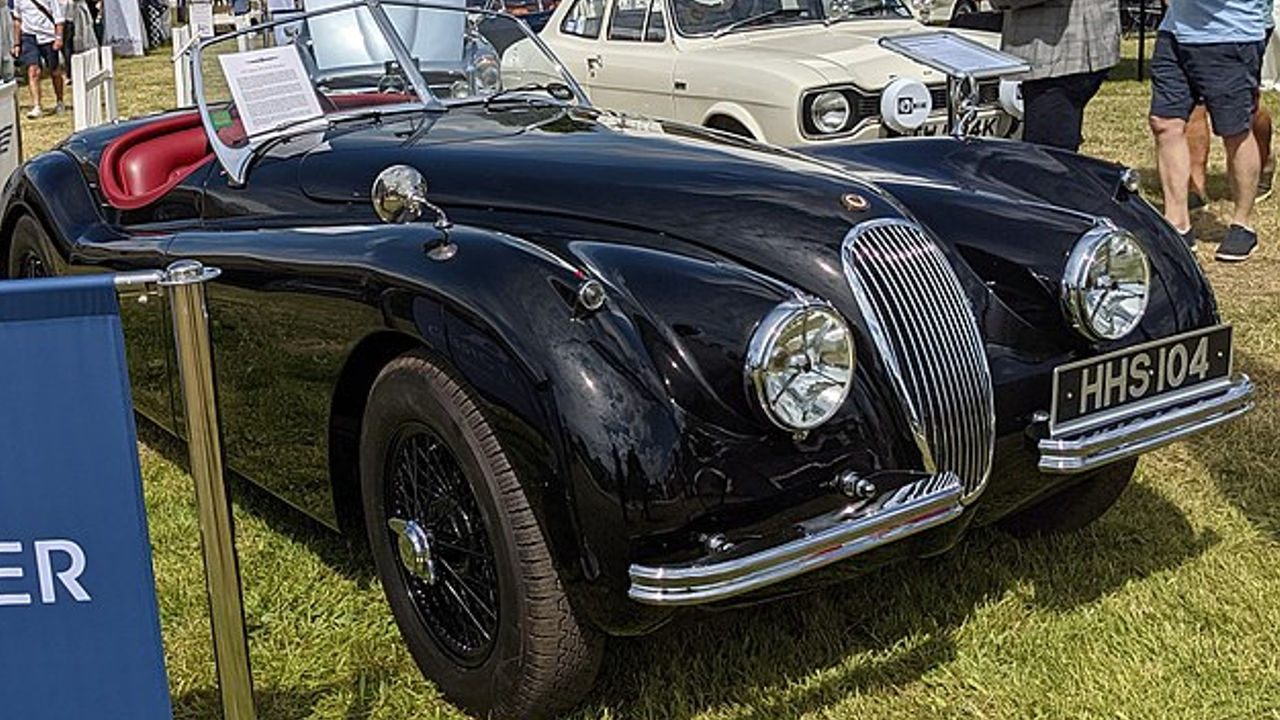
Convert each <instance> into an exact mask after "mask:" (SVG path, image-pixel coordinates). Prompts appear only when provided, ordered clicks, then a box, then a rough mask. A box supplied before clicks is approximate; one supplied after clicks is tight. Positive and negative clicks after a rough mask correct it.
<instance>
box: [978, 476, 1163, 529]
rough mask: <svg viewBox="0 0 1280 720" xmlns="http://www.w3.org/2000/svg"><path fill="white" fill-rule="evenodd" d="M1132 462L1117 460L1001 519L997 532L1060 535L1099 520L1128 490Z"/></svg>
mask: <svg viewBox="0 0 1280 720" xmlns="http://www.w3.org/2000/svg"><path fill="white" fill-rule="evenodd" d="M1137 465H1138V461H1137V460H1136V459H1130V460H1121V461H1120V462H1117V463H1113V464H1111V465H1108V466H1106V467H1105V468H1103V469H1101V470H1098V471H1097V472H1095V473H1094V474H1093V475H1091V476H1089V477H1087V478H1085V479H1083V480H1081V481H1080V482H1078V483H1076V484H1074V485H1071V486H1070V487H1068V488H1066V489H1064V490H1062V491H1060V492H1056V493H1054V494H1053V495H1050V496H1049V497H1047V498H1044V499H1043V500H1039V501H1037V502H1036V503H1035V504H1034V505H1030V506H1028V507H1025V508H1023V509H1021V510H1018V511H1017V512H1015V513H1013V514H1012V515H1009V516H1007V517H1004V518H1002V519H1001V520H1000V521H999V523H998V524H999V526H1000V529H1002V530H1004V531H1005V532H1007V533H1009V534H1010V535H1013V536H1014V537H1020V538H1029V537H1036V536H1041V535H1063V534H1066V533H1072V532H1075V531H1077V530H1079V529H1081V528H1083V527H1084V526H1086V525H1088V524H1089V523H1091V522H1093V521H1094V520H1097V519H1098V518H1100V517H1102V515H1103V513H1105V512H1106V511H1107V510H1108V509H1110V508H1111V506H1112V505H1114V504H1115V502H1116V500H1117V499H1119V497H1120V494H1121V493H1123V492H1124V489H1125V488H1126V487H1128V486H1129V481H1130V480H1131V479H1132V478H1133V471H1134V469H1135V468H1136V467H1137Z"/></svg>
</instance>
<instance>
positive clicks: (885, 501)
mask: <svg viewBox="0 0 1280 720" xmlns="http://www.w3.org/2000/svg"><path fill="white" fill-rule="evenodd" d="M963 492H964V491H963V485H962V483H961V482H960V479H959V478H958V477H956V475H955V474H953V473H942V474H940V475H933V476H930V477H927V478H924V479H922V480H918V481H916V482H914V483H911V484H910V485H906V486H904V487H902V488H900V489H899V490H897V491H896V492H894V493H892V494H891V495H888V496H885V497H881V498H878V499H877V500H875V501H873V502H872V504H871V505H870V507H869V506H868V505H867V504H865V503H859V504H856V505H851V506H849V507H847V508H845V509H843V510H840V511H837V512H834V513H829V514H827V515H823V516H820V517H817V518H813V519H811V520H807V521H805V522H803V523H800V524H799V526H798V527H799V528H800V529H801V530H802V531H803V532H804V533H805V535H804V536H802V537H800V538H797V539H795V540H791V541H788V542H784V543H782V544H779V545H775V546H773V547H771V548H767V549H765V550H761V551H759V552H756V553H752V554H750V555H746V556H743V557H736V558H731V559H727V560H721V561H716V560H714V559H705V558H704V559H703V560H699V561H696V562H695V563H691V564H685V565H673V566H649V565H632V566H631V570H630V575H631V588H630V590H629V591H628V592H627V594H628V595H629V596H630V597H631V599H632V600H635V601H637V602H641V603H645V604H646V605H668V606H675V605H699V604H702V603H709V602H715V601H718V600H724V599H727V598H731V597H734V596H736V595H741V594H743V593H747V592H750V591H752V590H757V589H759V588H762V587H765V586H766V585H771V584H773V583H776V582H780V581H782V580H786V579H787V578H791V577H795V576H796V575H800V574H802V573H806V572H809V571H811V570H816V569H818V568H820V567H824V566H826V565H830V564H832V563H834V562H837V561H840V560H843V559H845V558H848V557H851V556H853V555H857V554H859V553H864V552H867V551H868V550H871V549H873V548H877V547H880V546H882V545H886V544H888V543H891V542H894V541H897V540H901V539H903V538H906V537H909V536H911V535H914V534H916V533H918V532H922V531H924V530H928V529H930V528H933V527H936V526H938V525H941V524H943V523H945V522H947V521H949V520H952V519H954V518H955V517H957V516H959V515H960V514H961V513H962V512H963V511H964V506H963V505H961V502H960V497H961V495H962V494H963Z"/></svg>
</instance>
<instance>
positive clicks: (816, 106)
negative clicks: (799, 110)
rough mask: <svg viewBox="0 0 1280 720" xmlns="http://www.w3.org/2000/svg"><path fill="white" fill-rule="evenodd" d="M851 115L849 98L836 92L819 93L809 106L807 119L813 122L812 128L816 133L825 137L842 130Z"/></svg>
mask: <svg viewBox="0 0 1280 720" xmlns="http://www.w3.org/2000/svg"><path fill="white" fill-rule="evenodd" d="M852 113H853V109H852V108H851V107H849V98H847V97H845V96H844V93H842V92H839V91H837V90H828V91H826V92H824V93H820V94H819V95H818V96H817V97H815V98H814V99H813V104H812V105H810V106H809V118H810V119H811V120H813V126H814V127H815V128H817V129H818V132H821V133H825V134H827V135H830V134H831V133H837V132H840V131H841V130H843V129H844V126H845V125H846V124H847V123H848V122H849V116H850V115H851V114H852Z"/></svg>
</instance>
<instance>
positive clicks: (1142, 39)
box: [1138, 0, 1147, 82]
mask: <svg viewBox="0 0 1280 720" xmlns="http://www.w3.org/2000/svg"><path fill="white" fill-rule="evenodd" d="M1146 59H1147V0H1141V2H1139V3H1138V82H1142V63H1143V61H1144V60H1146Z"/></svg>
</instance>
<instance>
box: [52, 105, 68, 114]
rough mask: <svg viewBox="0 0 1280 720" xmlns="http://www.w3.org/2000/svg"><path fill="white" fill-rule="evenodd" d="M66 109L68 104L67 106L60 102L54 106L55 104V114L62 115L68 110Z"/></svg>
mask: <svg viewBox="0 0 1280 720" xmlns="http://www.w3.org/2000/svg"><path fill="white" fill-rule="evenodd" d="M66 111H67V106H66V105H63V104H62V103H58V104H57V105H54V106H53V114H54V115H61V114H62V113H64V112H66Z"/></svg>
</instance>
